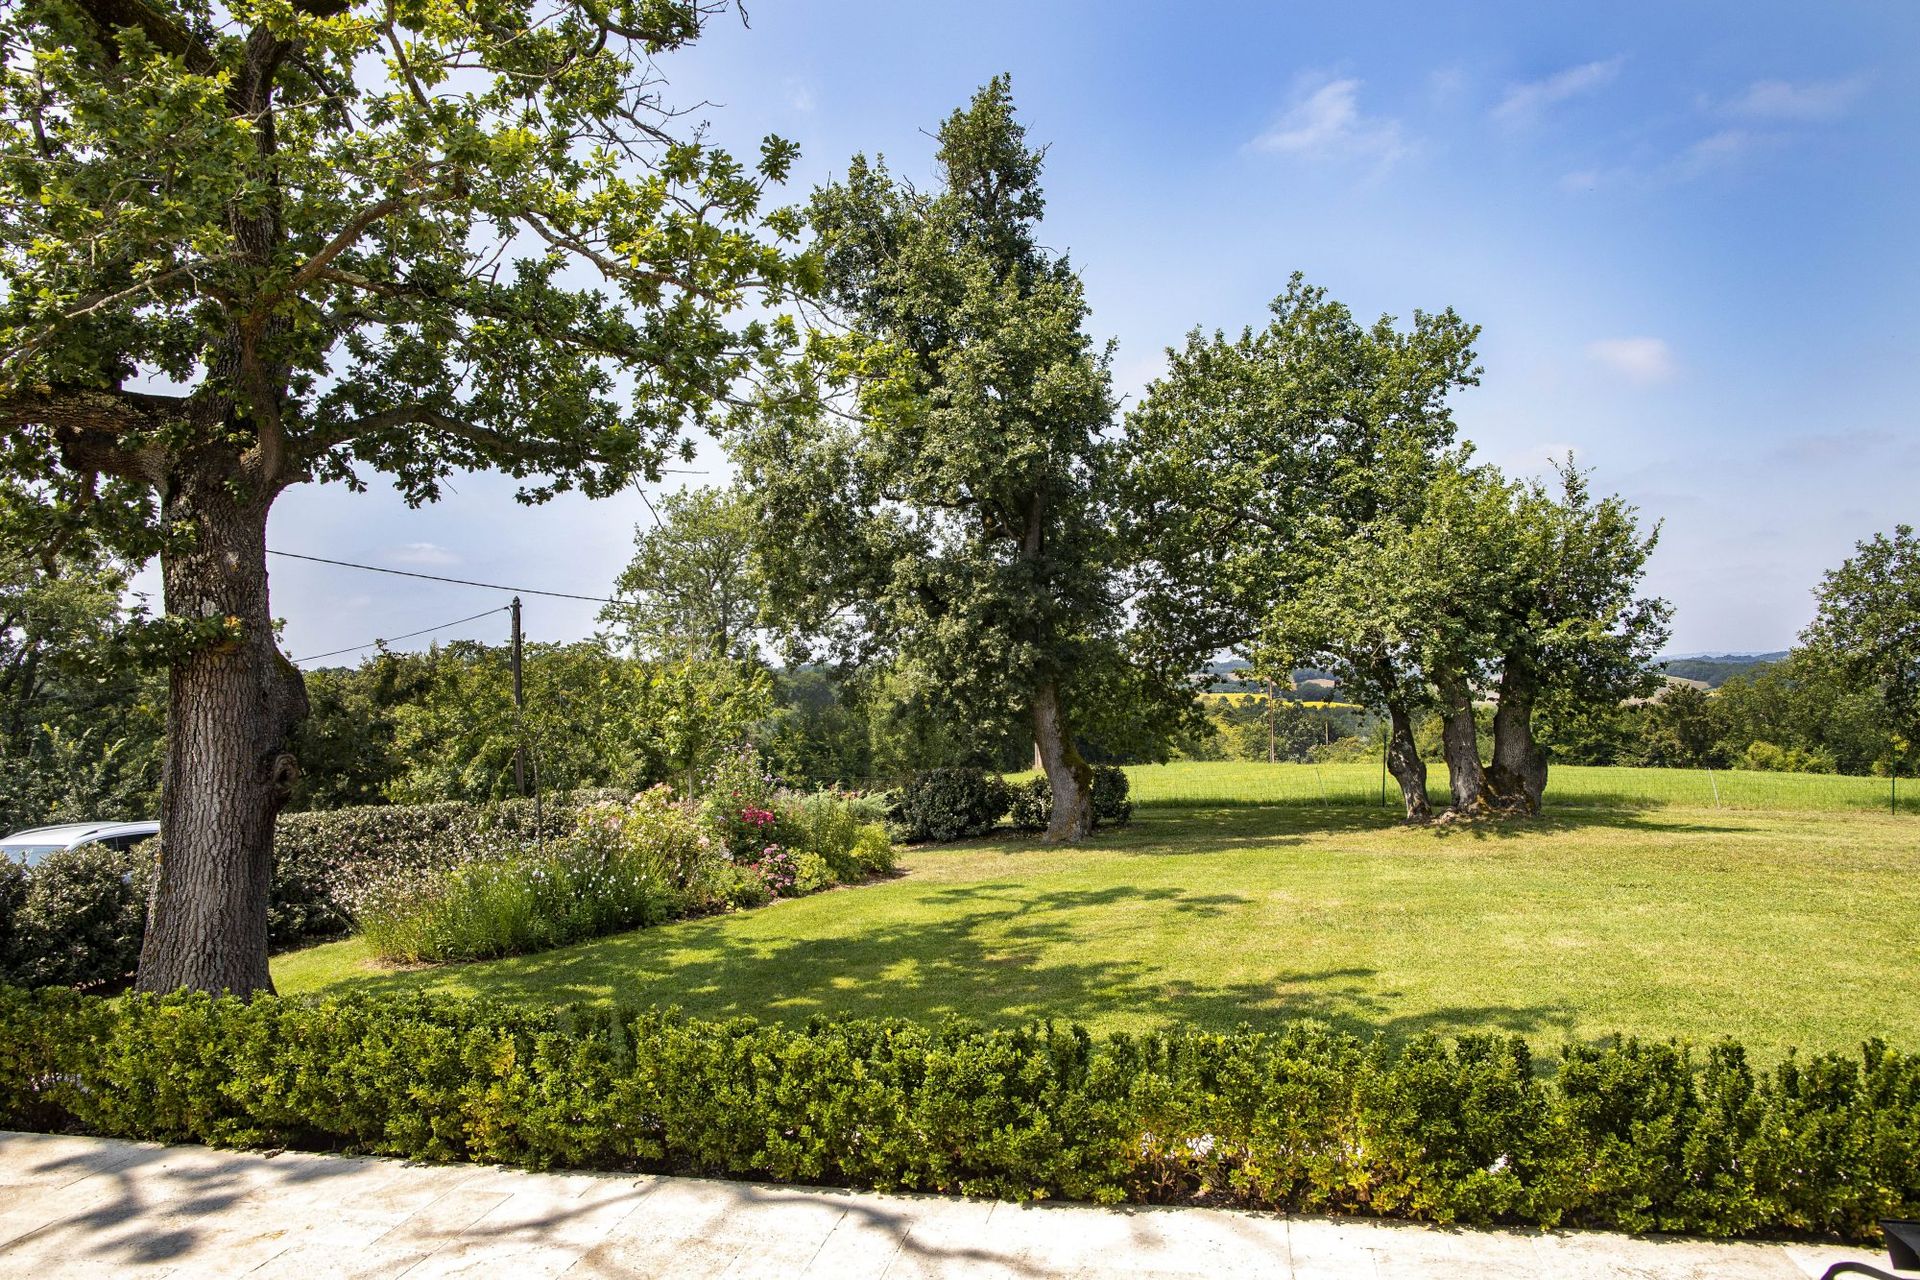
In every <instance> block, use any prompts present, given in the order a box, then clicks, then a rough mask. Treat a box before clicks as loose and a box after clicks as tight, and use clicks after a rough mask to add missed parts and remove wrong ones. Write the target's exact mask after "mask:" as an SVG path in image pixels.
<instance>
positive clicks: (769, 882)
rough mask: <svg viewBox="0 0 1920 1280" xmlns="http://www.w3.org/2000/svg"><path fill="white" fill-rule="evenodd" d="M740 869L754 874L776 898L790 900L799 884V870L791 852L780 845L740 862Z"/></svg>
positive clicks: (765, 849)
mask: <svg viewBox="0 0 1920 1280" xmlns="http://www.w3.org/2000/svg"><path fill="white" fill-rule="evenodd" d="M740 865H741V866H742V867H745V868H746V869H747V870H749V871H752V872H754V873H756V874H757V875H758V876H759V877H760V879H761V881H762V882H763V883H764V884H765V885H766V886H767V892H768V893H770V894H772V895H773V896H774V897H776V898H791V897H793V896H794V893H795V891H796V889H797V886H798V885H799V882H800V872H799V868H798V867H796V866H795V865H794V861H793V850H791V849H788V848H786V847H784V846H782V845H777V844H770V845H767V846H766V847H765V848H763V849H761V850H760V852H759V853H757V854H754V855H752V856H751V857H748V858H746V859H744V860H742V861H741V862H740Z"/></svg>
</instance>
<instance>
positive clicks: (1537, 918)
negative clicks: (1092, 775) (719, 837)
mask: <svg viewBox="0 0 1920 1280" xmlns="http://www.w3.org/2000/svg"><path fill="white" fill-rule="evenodd" d="M1304 768H1305V767H1301V768H1300V769H1297V770H1295V771H1294V772H1292V773H1285V772H1281V771H1280V770H1276V769H1274V768H1272V767H1269V766H1244V765H1226V766H1222V765H1186V766H1168V767H1162V768H1159V769H1149V770H1139V771H1136V773H1135V778H1136V787H1137V789H1138V790H1137V794H1138V796H1139V799H1140V800H1141V802H1142V805H1141V809H1140V811H1139V814H1138V816H1137V819H1136V821H1135V823H1134V825H1133V826H1132V827H1131V828H1130V829H1128V830H1125V831H1121V832H1114V833H1104V832H1103V833H1101V834H1099V835H1098V836H1097V837H1096V838H1095V840H1093V841H1092V842H1091V843H1090V844H1088V845H1085V846H1082V847H1080V848H1076V849H1071V850H1052V849H1046V848H1043V847H1041V846H1038V845H1036V844H1035V843H1033V842H1032V841H1029V840H1025V839H1021V838H1016V837H1012V836H1004V837H999V838H995V839H990V840H984V841H978V842H974V843H970V844H966V845H958V846H948V847H945V848H926V849H920V850H915V851H912V852H910V853H909V854H908V855H907V857H906V859H905V862H904V867H905V874H904V875H902V876H901V877H900V878H898V879H895V880H891V881H888V882H884V883H880V884H876V885H871V886H866V887H861V888H856V889H847V890H839V891H834V892H830V893H826V894H821V895H818V896H815V897H811V898H802V899H798V900H795V901H790V902H781V903H777V904H775V905H773V906H771V907H767V908H763V909H760V910H755V911H749V912H744V913H739V914H735V915H730V916H724V917H717V918H710V919H705V920H693V921H682V922H679V923H675V924H670V925H666V926H663V927H660V928H655V929H647V930H642V931H639V932H636V933H630V934H624V935H621V936H618V937H613V938H605V939H600V940H598V941H595V942H592V943H586V944H581V945H579V946H574V947H569V948H565V949H562V950H558V951H551V952H547V953H545V954H541V955H534V956H525V957H520V958H516V959H511V960H503V961H494V962H488V963H482V964H471V965H462V966H452V967H446V968H440V969H423V970H410V971H391V970H382V969H380V968H378V967H377V966H376V965H375V964H374V962H373V961H372V959H371V956H370V954H369V953H368V951H367V950H366V948H365V947H364V946H363V945H362V944H360V943H359V942H357V941H348V942H344V943H338V944H333V945H329V946H323V947H316V948H312V949H310V950H307V951H301V952H295V953H292V954H288V955H284V956H281V957H279V958H278V959H277V960H276V961H275V964H274V978H275V981H276V982H277V983H278V985H279V987H280V989H281V990H282V991H284V992H309V991H317V990H322V989H347V988H359V989H411V988H422V987H427V988H435V989H441V990H450V991H460V992H486V993H489V994H493V995H498V996H503V997H507V998H512V999H522V1000H533V1001H542V1002H553V1001H573V1000H595V1001H604V1000H610V999H618V1000H622V1001H627V1002H633V1003H647V1004H655V1003H657V1004H678V1005H680V1006H682V1007H684V1008H685V1009H687V1010H688V1011H689V1012H692V1013H697V1014H701V1015H705V1016H724V1015H730V1014H752V1015H754V1016H757V1017H763V1018H774V1019H779V1020H785V1021H797V1020H800V1019H804V1018H805V1017H806V1016H808V1015H810V1014H813V1013H816V1012H834V1013H852V1014H887V1015H898V1016H903V1017H910V1018H923V1019H924V1018H936V1017H940V1016H943V1015H947V1014H962V1015H966V1016H970V1017H974V1018H980V1019H985V1020H988V1021H995V1022H1006V1021H1014V1020H1020V1019H1027V1018H1037V1017H1053V1018H1058V1019H1071V1020H1073V1021H1077V1022H1082V1023H1085V1024H1087V1025H1088V1026H1089V1027H1092V1028H1094V1029H1095V1030H1098V1031H1116V1030H1138V1029H1143V1028H1148V1027H1156V1026H1167V1025H1171V1024H1174V1023H1188V1024H1194V1025H1199V1026H1202V1027H1212V1028H1226V1027H1231V1026H1233V1025H1235V1024H1237V1023H1240V1022H1250V1023H1253V1024H1255V1025H1272V1024H1274V1023H1277V1022H1280V1021H1284V1020H1287V1019H1292V1018H1302V1017H1310V1018H1318V1019H1322V1020H1325V1021H1328V1022H1331V1023H1334V1024H1336V1025H1338V1026H1341V1027H1344V1028H1347V1029H1350V1030H1353V1031H1356V1032H1359V1033H1361V1034H1372V1033H1375V1032H1378V1033H1381V1034H1384V1035H1386V1036H1387V1037H1389V1038H1391V1039H1394V1040H1404V1039H1406V1038H1407V1037H1410V1036H1412V1035H1415V1034H1418V1033H1420V1032H1423V1031H1428V1030H1434V1031H1442V1032H1460V1031H1468V1030H1499V1031H1515V1032H1520V1033H1523V1034H1525V1035H1527V1036H1529V1037H1530V1038H1532V1039H1533V1040H1534V1041H1535V1042H1536V1043H1537V1044H1539V1045H1540V1046H1541V1047H1543V1048H1549V1049H1550V1048H1551V1047H1553V1046H1554V1045H1556V1044H1558V1043H1559V1042H1561V1041H1562V1040H1564V1039H1568V1038H1572V1039H1579V1040H1587V1039H1592V1038H1596V1037H1599V1036H1602V1035H1605V1034H1606V1033H1608V1032H1611V1031H1615V1030H1618V1031H1623V1032H1627V1033H1630V1034H1639V1035H1644V1036H1655V1037H1666V1036H1676V1035H1677V1036H1684V1037H1687V1038H1690V1039H1696V1040H1705V1039H1711V1038H1714V1037H1717V1036H1721V1035H1729V1036H1733V1037H1736V1038H1738V1039H1740V1040H1743V1041H1745V1042H1746V1043H1747V1044H1748V1045H1749V1046H1750V1047H1751V1048H1752V1049H1754V1050H1755V1051H1756V1052H1757V1053H1759V1054H1761V1055H1763V1056H1767V1057H1771V1056H1774V1055H1777V1054H1779V1053H1781V1052H1783V1051H1784V1050H1785V1049H1786V1048H1787V1047H1788V1046H1790V1045H1798V1046H1801V1047H1804V1048H1818V1049H1840V1048H1849V1047H1851V1046H1853V1045H1854V1044H1855V1043H1856V1042H1857V1041H1858V1040H1860V1039H1861V1038H1863V1037H1866V1036H1871V1035H1880V1036H1884V1037H1887V1038H1888V1039H1890V1040H1892V1041H1893V1042H1895V1043H1896V1044H1900V1045H1903V1046H1906V1047H1909V1048H1916V1047H1920V1001H1916V1000H1915V999H1914V997H1913V994H1912V988H1913V983H1914V974H1915V973H1916V972H1920V823H1917V822H1916V821H1915V820H1914V819H1913V818H1911V817H1906V816H1902V817H1898V818H1896V817H1890V816H1888V815H1886V814H1885V813H1884V812H1883V813H1873V812H1864V811H1863V812H1840V811H1838V810H1837V808H1836V809H1835V810H1834V811H1827V812H1823V811H1820V807H1819V806H1821V805H1822V804H1832V803H1834V802H1833V801H1832V800H1831V799H1830V798H1829V797H1831V796H1834V795H1841V794H1844V792H1842V791H1840V790H1838V789H1835V790H1833V791H1830V792H1829V791H1821V790H1819V789H1818V788H1814V789H1812V790H1810V791H1809V792H1807V793H1805V794H1804V795H1800V796H1799V797H1798V798H1799V800H1800V803H1801V807H1800V808H1798V809H1795V810H1790V811H1788V810H1783V811H1777V812H1760V811H1756V810H1751V809H1736V808H1725V809H1720V810H1715V809H1713V808H1710V807H1708V808H1700V807H1682V806H1679V805H1673V804H1668V805H1664V806H1663V805H1661V804H1659V803H1658V801H1657V800H1656V799H1654V798H1652V797H1650V796H1649V795H1647V794H1646V792H1647V790H1648V789H1649V784H1650V782H1651V781H1654V780H1652V779H1646V778H1642V777H1638V776H1636V777H1632V778H1620V779H1613V780H1609V779H1607V778H1604V777H1600V776H1598V775H1600V774H1602V773H1603V772H1604V771H1598V770H1591V771H1575V770H1572V769H1568V770H1563V771H1558V772H1557V773H1556V779H1555V784H1554V790H1553V791H1552V792H1550V797H1551V798H1552V799H1553V800H1554V801H1555V802H1556V803H1557V804H1559V805H1560V807H1561V808H1560V811H1559V812H1558V813H1557V814H1555V815H1554V816H1550V817H1549V818H1547V819H1545V820H1542V821H1539V822H1534V823H1511V824H1492V825H1483V826H1465V827H1446V826H1436V827H1423V828H1405V827H1402V826H1400V825H1399V824H1397V823H1396V822H1394V821H1393V820H1392V818H1391V816H1390V815H1389V814H1386V813H1383V812H1381V811H1380V810H1379V809H1378V807H1377V805H1378V800H1379V793H1378V778H1377V775H1376V777H1375V780H1374V791H1373V801H1374V805H1373V807H1369V806H1366V805H1363V804H1360V803H1358V802H1357V799H1356V800H1354V801H1353V802H1351V803H1347V804H1344V805H1343V804H1325V805H1323V804H1321V803H1319V802H1318V795H1317V792H1318V787H1317V786H1316V785H1315V784H1314V783H1312V782H1311V781H1309V782H1308V786H1309V787H1312V788H1313V791H1312V792H1311V793H1307V794H1303V793H1302V789H1301V787H1300V782H1301V780H1302V779H1301V773H1302V772H1304ZM1620 772H1623V773H1626V772H1631V773H1634V774H1636V775H1639V774H1642V773H1652V772H1655V771H1620ZM1326 773H1327V774H1328V775H1330V776H1332V777H1335V778H1338V777H1340V776H1341V775H1340V773H1339V771H1338V770H1336V769H1334V768H1332V767H1329V768H1328V769H1327V770H1326ZM1582 773H1585V774H1587V775H1589V776H1587V777H1585V778H1582V777H1581V774H1582ZM1723 777H1724V775H1723ZM1756 777H1757V778H1759V779H1762V780H1765V781H1766V782H1773V781H1774V780H1776V779H1781V780H1783V784H1784V785H1786V786H1789V787H1790V786H1791V785H1792V784H1794V783H1797V782H1801V781H1802V780H1801V779H1798V778H1794V777H1792V776H1788V775H1757V776H1756ZM1251 778H1258V779H1261V780H1263V781H1264V782H1265V783H1266V785H1268V786H1269V787H1270V790H1268V791H1267V792H1265V793H1264V794H1262V793H1260V792H1257V791H1256V792H1254V796H1253V798H1254V799H1269V800H1280V801H1292V803H1272V804H1266V805H1259V804H1252V803H1244V802H1242V803H1235V804H1219V803H1201V804H1193V803H1187V804H1184V805H1183V804H1178V803H1176V800H1177V799H1178V798H1179V797H1182V796H1195V797H1199V796H1206V795H1210V794H1214V793H1215V791H1216V790H1217V789H1232V791H1233V798H1234V799H1235V800H1241V799H1242V795H1243V794H1244V793H1246V792H1250V791H1254V787H1255V784H1254V782H1252V781H1248V780H1247V779H1251ZM1355 780H1356V781H1357V778H1356V779H1355ZM1815 781H1830V780H1815ZM1849 781H1850V780H1849ZM1868 781H1869V782H1870V781H1871V780H1868ZM1610 787H1611V788H1613V789H1612V790H1610V789H1609V788H1610ZM1636 789H1638V790H1637V791H1636ZM1348 790H1349V791H1352V790H1353V788H1351V787H1349V788H1348ZM1622 790H1627V791H1636V794H1638V795H1639V797H1640V798H1638V799H1635V800H1631V801H1619V802H1615V803H1614V804H1613V805H1612V807H1606V802H1605V801H1604V800H1603V797H1607V796H1611V795H1615V794H1618V793H1620V792H1621V791H1622ZM1556 792H1557V793H1558V794H1555V793H1556ZM1329 793H1330V798H1337V797H1340V796H1343V795H1346V794H1347V793H1346V792H1338V791H1334V790H1333V788H1332V787H1331V786H1330V787H1329ZM1356 794H1357V793H1356ZM1750 794H1756V795H1757V794H1758V792H1757V791H1756V792H1754V793H1750ZM1783 794H1794V793H1791V792H1786V793H1783ZM1576 798H1584V800H1585V802H1584V803H1578V804H1576V803H1573V801H1574V800H1575V799H1576ZM1725 799H1726V793H1725V792H1724V791H1723V800H1725Z"/></svg>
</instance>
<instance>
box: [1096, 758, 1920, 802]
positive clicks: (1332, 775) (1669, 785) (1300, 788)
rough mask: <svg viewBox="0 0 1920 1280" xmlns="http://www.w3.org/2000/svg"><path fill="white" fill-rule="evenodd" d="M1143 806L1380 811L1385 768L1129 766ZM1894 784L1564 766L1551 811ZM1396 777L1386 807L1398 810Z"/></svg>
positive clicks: (1906, 795)
mask: <svg viewBox="0 0 1920 1280" xmlns="http://www.w3.org/2000/svg"><path fill="white" fill-rule="evenodd" d="M1127 776H1128V777H1129V778H1130V779H1131V780H1132V782H1133V799H1134V803H1136V804H1140V805H1156V806H1157V805H1233V804H1251V805H1265V804H1306V805H1313V804H1329V805H1342V806H1369V805H1370V806H1373V807H1375V808H1379V807H1381V784H1380V778H1381V774H1380V766H1379V764H1377V763H1369V764H1327V765H1314V764H1261V763H1253V762H1249V761H1228V762H1211V761H1200V762H1182V763H1179V764H1158V765H1134V766H1130V767H1129V768H1128V769H1127ZM1427 789H1428V791H1429V792H1430V794H1431V795H1432V797H1433V800H1434V802H1435V804H1444V803H1446V796H1447V771H1446V768H1445V766H1443V765H1429V766H1428V777H1427ZM1887 791H1888V788H1887V779H1885V778H1845V777H1840V776H1838V775H1835V774H1824V773H1753V772H1749V771H1747V770H1741V769H1735V770H1719V769H1716V770H1714V771H1713V772H1712V773H1711V774H1709V773H1708V772H1707V771H1706V770H1703V769H1614V768H1595V767H1591V766H1582V765H1555V766H1554V768H1553V771H1552V773H1551V774H1550V775H1549V776H1548V780H1547V803H1548V806H1549V807H1550V808H1551V807H1554V806H1578V807H1581V808H1609V809H1618V808H1628V809H1633V808H1649V807H1659V808H1684V809H1714V808H1719V809H1761V810H1779V811H1781V812H1800V811H1819V810H1862V811H1872V810H1878V811H1879V812H1881V813H1885V812H1887V811H1888V804H1887ZM1399 794H1400V791H1399V787H1398V786H1397V785H1396V784H1395V783H1394V781H1393V780H1392V779H1391V778H1389V779H1387V783H1386V802H1387V805H1388V806H1389V807H1391V806H1395V805H1398V804H1399V802H1400V801H1399ZM1900 811H1901V812H1902V813H1916V814H1920V782H1915V781H1912V780H1907V779H1903V780H1902V781H1901V783H1900Z"/></svg>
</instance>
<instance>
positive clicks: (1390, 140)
mask: <svg viewBox="0 0 1920 1280" xmlns="http://www.w3.org/2000/svg"><path fill="white" fill-rule="evenodd" d="M1316 86H1317V87H1316ZM1249 145H1251V146H1252V147H1253V149H1254V150H1256V151H1277V152H1281V153H1283V154H1286V155H1304V156H1327V155H1339V156H1347V157H1358V158H1362V159H1369V160H1377V161H1379V162H1380V163H1381V164H1390V163H1392V162H1393V161H1394V160H1397V159H1399V158H1400V156H1401V155H1402V154H1404V153H1405V151H1406V146H1405V144H1404V143H1403V142H1402V141H1401V136H1400V122H1399V121H1397V120H1390V119H1384V118H1379V117H1373V116H1366V115H1362V114H1361V112H1360V81H1358V80H1354V79H1351V78H1348V79H1342V80H1324V79H1321V78H1317V77H1313V78H1308V79H1305V80H1302V81H1301V82H1300V83H1299V85H1298V87H1297V88H1296V89H1295V91H1294V100H1293V102H1292V103H1291V105H1289V106H1288V107H1287V109H1286V110H1285V111H1284V112H1282V113H1281V116H1280V118H1279V119H1278V120H1276V121H1274V122H1273V125H1272V127H1271V128H1269V129H1268V130H1267V131H1266V132H1265V133H1262V134H1261V135H1260V136H1259V137H1257V138H1255V139H1254V140H1253V142H1252V143H1251V144H1249Z"/></svg>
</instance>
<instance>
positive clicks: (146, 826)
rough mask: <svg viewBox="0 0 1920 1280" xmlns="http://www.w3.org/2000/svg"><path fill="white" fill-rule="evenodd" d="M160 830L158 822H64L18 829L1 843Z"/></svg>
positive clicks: (66, 841)
mask: <svg viewBox="0 0 1920 1280" xmlns="http://www.w3.org/2000/svg"><path fill="white" fill-rule="evenodd" d="M159 831H160V824H159V823H157V822H62V823H58V824H56V825H54V826H51V827H29V828H28V829H27V830H25V831H16V832H14V833H13V834H12V835H10V836H8V837H7V838H6V839H5V841H4V842H0V843H6V844H25V843H27V842H32V843H35V844H72V843H73V842H74V841H75V840H95V839H99V838H100V837H102V836H127V835H157V834H159Z"/></svg>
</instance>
